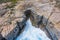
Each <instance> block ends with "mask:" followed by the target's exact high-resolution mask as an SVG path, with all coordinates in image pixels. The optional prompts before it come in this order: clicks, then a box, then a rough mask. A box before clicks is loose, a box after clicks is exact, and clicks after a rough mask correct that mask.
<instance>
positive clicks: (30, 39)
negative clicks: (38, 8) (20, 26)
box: [16, 19, 50, 40]
mask: <svg viewBox="0 0 60 40" xmlns="http://www.w3.org/2000/svg"><path fill="white" fill-rule="evenodd" d="M16 40H50V39H49V38H48V37H47V36H46V34H45V33H44V32H43V31H42V30H41V29H39V28H35V27H34V26H32V23H31V21H30V19H28V20H27V22H26V26H25V29H24V31H23V32H22V33H21V34H20V35H19V36H18V37H17V39H16Z"/></svg>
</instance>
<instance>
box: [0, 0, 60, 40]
mask: <svg viewBox="0 0 60 40" xmlns="http://www.w3.org/2000/svg"><path fill="white" fill-rule="evenodd" d="M7 5H8V6H10V5H12V4H11V3H10V2H9V3H2V4H0V33H1V35H2V36H3V37H5V38H6V39H10V40H13V39H14V38H16V36H17V34H18V33H19V27H16V26H17V22H21V25H22V20H24V19H25V15H24V11H25V10H27V9H30V10H32V12H33V13H32V16H31V21H32V24H33V25H34V26H39V27H40V28H41V29H42V30H43V31H45V32H46V34H47V35H48V36H49V37H51V39H53V40H60V9H59V7H57V6H56V5H57V4H56V1H55V0H23V1H18V2H17V3H16V4H15V6H14V7H13V8H7ZM55 36H56V37H55Z"/></svg>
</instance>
